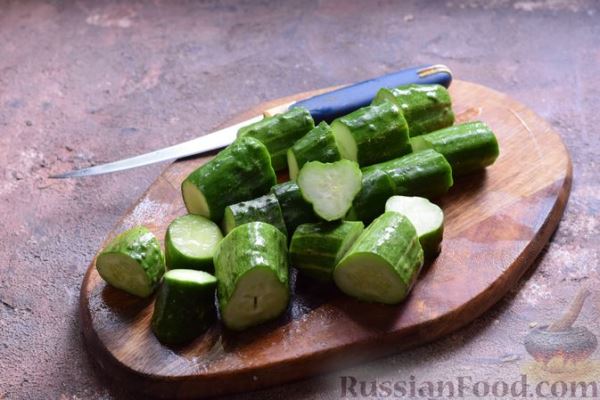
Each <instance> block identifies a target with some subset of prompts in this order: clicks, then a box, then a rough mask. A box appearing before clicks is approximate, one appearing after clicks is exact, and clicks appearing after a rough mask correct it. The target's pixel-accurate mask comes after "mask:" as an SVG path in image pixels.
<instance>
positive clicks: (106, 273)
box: [96, 253, 154, 297]
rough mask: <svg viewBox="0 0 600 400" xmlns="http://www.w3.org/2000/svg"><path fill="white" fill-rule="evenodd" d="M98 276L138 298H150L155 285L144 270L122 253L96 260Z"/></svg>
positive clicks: (110, 254)
mask: <svg viewBox="0 0 600 400" xmlns="http://www.w3.org/2000/svg"><path fill="white" fill-rule="evenodd" d="M96 269H97V270H98V274H100V276H101V277H102V279H104V280H105V281H106V282H108V284H110V285H111V286H114V287H116V288H117V289H121V290H124V291H126V292H127V293H130V294H133V295H135V296H138V297H148V296H150V295H151V294H152V292H153V291H154V285H153V284H152V282H151V281H150V278H149V277H148V275H147V274H146V272H145V271H144V268H143V267H142V266H141V265H140V264H139V263H138V262H137V261H136V260H134V259H133V258H131V257H129V256H127V255H125V254H122V253H103V254H100V255H99V256H98V259H97V260H96Z"/></svg>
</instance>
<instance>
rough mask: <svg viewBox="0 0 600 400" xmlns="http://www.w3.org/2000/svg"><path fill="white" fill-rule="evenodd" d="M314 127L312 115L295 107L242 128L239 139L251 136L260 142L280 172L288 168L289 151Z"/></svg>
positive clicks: (274, 166)
mask: <svg viewBox="0 0 600 400" xmlns="http://www.w3.org/2000/svg"><path fill="white" fill-rule="evenodd" d="M314 127H315V122H314V120H313V118H312V116H311V115H310V113H309V112H308V111H307V110H305V109H304V108H301V107H295V108H292V109H291V110H289V111H286V112H284V113H282V114H276V115H273V116H271V117H265V118H264V119H262V120H260V121H258V122H255V123H253V124H251V125H248V126H244V127H242V128H240V130H239V131H238V137H242V136H251V137H254V138H256V139H258V140H260V141H261V142H262V143H263V144H264V145H265V146H266V147H267V149H268V150H269V154H270V155H271V163H272V164H273V169H275V170H276V171H279V170H281V169H285V168H286V167H287V150H288V149H289V148H290V147H292V145H293V144H294V143H295V142H296V141H297V140H298V139H300V138H301V137H302V136H304V135H305V134H306V133H307V132H308V131H310V130H311V129H313V128H314Z"/></svg>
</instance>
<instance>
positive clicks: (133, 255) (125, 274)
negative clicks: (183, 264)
mask: <svg viewBox="0 0 600 400" xmlns="http://www.w3.org/2000/svg"><path fill="white" fill-rule="evenodd" d="M96 269H97V270H98V274H99V275H100V276H101V277H102V279H104V280H105V281H106V282H107V283H108V284H109V285H111V286H114V287H116V288H118V289H121V290H124V291H126V292H127V293H130V294H133V295H135V296H139V297H148V296H150V295H151V294H152V292H154V289H156V287H157V286H158V283H159V282H160V279H161V278H162V276H163V274H164V273H165V259H164V256H163V253H162V251H161V249H160V243H159V242H158V240H157V239H156V237H155V236H154V234H152V232H150V231H149V230H148V229H147V228H145V227H143V226H138V227H135V228H132V229H129V230H127V231H125V232H123V233H121V234H120V235H118V236H117V237H115V238H114V239H113V240H112V241H111V242H110V243H109V244H108V245H107V246H106V247H105V248H104V249H103V250H102V252H101V253H100V254H99V255H98V257H97V258H96Z"/></svg>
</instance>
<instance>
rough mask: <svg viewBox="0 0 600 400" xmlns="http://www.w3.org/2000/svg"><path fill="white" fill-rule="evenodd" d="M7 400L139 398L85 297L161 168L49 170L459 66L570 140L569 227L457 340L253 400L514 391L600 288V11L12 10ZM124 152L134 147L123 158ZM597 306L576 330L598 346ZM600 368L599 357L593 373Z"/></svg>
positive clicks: (3, 121) (52, 6)
mask: <svg viewBox="0 0 600 400" xmlns="http://www.w3.org/2000/svg"><path fill="white" fill-rule="evenodd" d="M0 5H1V10H2V12H1V13H0V179H1V183H0V204H2V208H1V210H2V218H1V219H0V227H1V228H2V229H0V242H1V243H2V250H1V252H0V302H1V304H0V366H1V367H2V374H1V375H0V397H5V398H10V399H13V398H14V399H21V398H31V399H39V398H65V399H76V398H92V399H111V398H128V393H127V392H123V390H122V389H120V388H119V387H117V386H116V385H110V383H109V382H108V381H106V379H105V378H104V377H103V376H102V375H100V374H98V373H97V371H96V370H95V369H94V368H93V367H92V364H91V363H90V361H89V360H88V357H87V354H86V352H85V351H84V348H83V345H82V340H81V335H80V326H79V321H78V316H77V303H78V290H79V287H80V282H81V280H82V277H83V274H84V270H85V267H84V266H85V265H87V263H89V262H90V261H91V259H92V257H93V255H94V253H95V251H96V249H97V247H98V246H99V244H100V243H101V241H102V240H103V239H104V237H105V235H106V233H107V232H108V231H110V229H111V227H112V226H113V225H114V224H115V223H116V222H117V220H118V219H119V217H120V216H121V215H123V213H124V212H125V211H126V210H127V209H128V208H129V207H130V206H131V204H132V202H133V201H134V200H135V199H137V198H138V197H139V196H140V195H141V194H142V193H143V192H144V190H145V189H146V188H147V187H148V186H149V185H150V184H151V183H152V182H153V181H154V180H155V178H156V177H157V176H158V175H159V174H160V171H161V170H162V168H164V166H155V167H150V168H147V169H145V170H138V171H132V172H128V173H124V174H120V175H114V176H104V177H99V178H90V179H85V180H80V181H62V182H52V181H48V180H47V179H46V176H47V175H48V174H49V173H51V172H59V171H63V170H65V169H70V168H72V167H76V166H86V165H89V163H90V162H91V160H95V161H107V160H111V159H114V158H119V157H122V156H126V155H130V154H132V153H137V152H141V151H145V150H150V149H154V148H157V147H160V146H164V145H166V144H171V143H176V142H178V141H180V140H183V139H186V138H189V137H191V135H194V134H195V133H200V132H202V131H204V130H205V129H206V130H210V129H212V128H214V127H215V126H217V125H218V124H220V123H222V122H223V121H225V120H226V119H227V118H228V117H231V116H232V115H235V114H237V113H239V112H241V111H243V110H245V109H248V108H249V107H252V106H253V105H255V104H257V103H259V102H261V101H264V100H267V99H272V98H277V97H281V96H284V95H288V94H292V93H296V92H300V91H304V90H309V89H313V88H316V87H323V86H327V85H332V84H340V83H344V82H350V81H354V80H359V79H364V78H368V77H371V76H374V75H378V74H381V73H384V72H387V71H391V70H395V69H398V68H401V67H405V66H410V65H412V64H419V63H428V62H443V63H447V64H448V65H449V66H450V67H452V69H453V70H454V72H455V74H456V75H457V76H458V77H460V78H463V79H468V80H471V81H475V82H479V83H483V84H486V85H488V86H491V87H493V88H495V89H498V90H501V91H503V92H506V93H508V94H510V95H511V96H512V97H514V98H516V99H517V100H519V101H522V102H523V103H525V104H527V105H528V106H529V107H531V108H532V109H533V110H535V111H536V112H537V113H539V114H540V115H541V116H542V117H544V118H546V119H547V120H548V121H550V123H551V124H552V125H553V126H554V127H555V128H556V129H557V130H558V132H560V133H561V135H562V137H563V139H564V140H565V142H566V144H567V147H568V148H569V150H570V151H571V154H572V157H573V164H574V183H573V191H572V195H571V198H570V201H569V204H568V207H567V210H566V214H565V217H564V219H563V221H562V223H561V225H560V227H559V229H558V231H557V233H556V234H555V236H554V238H553V240H552V242H551V243H550V244H549V245H548V246H547V248H546V251H545V252H544V254H543V255H542V256H541V257H540V258H538V260H537V261H536V266H537V268H536V269H535V271H534V272H532V273H531V274H530V275H528V276H527V277H526V279H524V280H523V281H522V283H521V284H520V286H519V287H518V291H517V290H515V292H514V293H512V294H511V295H509V296H507V297H506V298H505V300H503V301H502V302H501V303H500V305H498V306H496V307H494V308H493V310H492V311H491V312H489V313H486V314H485V315H484V316H483V317H481V318H479V319H478V320H477V321H476V322H475V323H473V324H471V325H470V326H469V327H468V328H466V329H463V330H461V331H459V332H457V333H456V334H454V335H452V336H450V337H449V338H447V339H444V340H441V341H438V342H436V343H434V344H431V345H427V346H423V347H421V348H418V349H415V350H411V351H408V352H403V353H401V354H398V355H396V356H393V357H387V358H384V359H381V360H379V361H376V362H373V363H370V364H366V365H362V366H359V367H355V368H352V369H350V370H341V371H339V372H336V373H334V374H332V375H329V376H326V377H323V378H320V379H313V380H310V381H306V382H300V383H295V384H291V385H285V386H282V387H279V388H275V389H272V390H268V391H262V392H259V393H257V394H250V395H247V396H240V397H239V398H252V399H265V398H272V399H277V398H281V397H282V396H283V395H284V394H285V396H286V397H287V398H298V399H300V398H316V397H318V398H327V399H329V398H339V397H340V393H341V392H340V387H339V382H340V379H339V377H340V376H342V375H353V376H356V377H357V378H359V379H364V380H369V379H375V378H378V379H392V380H394V379H406V378H407V377H408V376H410V375H414V376H416V377H418V378H420V379H426V378H435V379H443V378H448V377H455V376H457V375H470V376H473V377H474V379H487V378H497V377H505V378H506V379H510V380H512V379H516V378H518V375H519V374H520V372H521V371H522V370H523V368H525V367H526V365H527V364H528V363H530V362H531V358H530V357H529V356H528V355H527V353H526V352H525V350H524V348H523V346H522V342H523V337H524V336H525V334H527V332H528V331H529V329H530V326H533V325H535V324H536V323H539V324H541V323H548V322H549V321H551V320H553V319H555V318H556V317H557V316H558V315H559V314H560V311H561V310H562V309H563V308H564V307H566V305H567V304H568V303H569V302H570V300H571V299H572V297H573V296H574V293H575V291H576V289H577V288H578V287H580V286H581V285H586V284H587V285H589V286H591V287H592V288H595V287H597V286H598V284H600V276H599V273H598V265H599V261H600V250H599V249H598V248H599V246H598V238H597V232H598V230H599V226H598V225H599V223H598V217H597V215H598V213H599V212H600V197H599V193H600V185H599V182H598V177H597V171H598V164H597V154H598V145H599V139H598V135H597V133H596V130H597V126H600V114H599V113H598V112H597V109H598V105H599V104H598V98H600V80H598V78H597V66H598V64H599V63H600V46H599V45H598V42H597V38H598V37H600V23H599V22H600V19H599V18H600V9H598V6H597V3H595V2H594V1H566V0H564V1H560V0H559V1H548V0H546V1H540V2H534V1H517V2H510V1H503V0H497V1H493V2H487V1H486V2H484V1H474V0H473V1H454V0H452V1H448V2H446V3H443V2H442V3H439V4H437V5H436V6H434V5H433V4H426V3H424V2H417V1H414V2H403V3H402V4H393V3H390V2H380V3H377V5H376V6H375V5H373V4H372V3H370V4H368V3H367V2H353V3H352V2H342V1H322V2H313V1H307V2H302V4H292V3H291V2H289V3H288V2H274V1H273V2H260V3H254V2H239V3H237V2H233V1H229V2H215V1H212V2H203V3H187V2H186V3H184V2H181V3H178V2H177V3H174V2H153V3H148V4H146V5H142V4H139V3H128V4H114V3H108V2H87V3H86V2H79V3H63V2H48V3H41V2H40V3H34V2H26V3H18V2H4V1H3V2H0ZM115 143H119V146H115V145H114V144H115ZM599 309H600V298H599V296H598V292H595V293H594V295H593V296H592V298H591V300H588V303H587V305H586V306H585V307H584V309H583V311H582V315H581V317H580V320H581V321H580V322H579V323H580V324H586V325H587V326H588V327H589V329H590V330H591V331H593V332H594V333H596V335H598V334H600V332H599V330H598V321H599V318H600V311H599ZM595 357H596V358H598V354H596V355H595Z"/></svg>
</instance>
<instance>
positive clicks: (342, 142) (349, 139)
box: [331, 122, 358, 161]
mask: <svg viewBox="0 0 600 400" xmlns="http://www.w3.org/2000/svg"><path fill="white" fill-rule="evenodd" d="M331 130H332V131H333V135H334V137H335V141H336V143H337V145H338V149H339V151H340V155H341V156H342V158H345V159H347V160H352V161H358V146H357V145H356V140H355V139H354V137H353V136H352V133H351V132H350V129H348V128H347V127H346V126H345V125H343V124H341V123H336V122H334V123H333V124H332V125H331Z"/></svg>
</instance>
